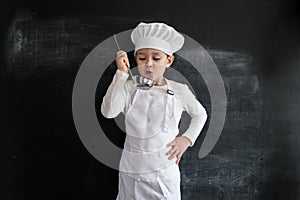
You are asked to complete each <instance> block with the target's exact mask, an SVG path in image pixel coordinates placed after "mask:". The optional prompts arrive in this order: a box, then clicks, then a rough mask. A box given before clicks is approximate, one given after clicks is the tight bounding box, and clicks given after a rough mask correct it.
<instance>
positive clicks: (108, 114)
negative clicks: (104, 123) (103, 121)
mask: <svg viewBox="0 0 300 200" xmlns="http://www.w3.org/2000/svg"><path fill="white" fill-rule="evenodd" d="M101 114H102V115H103V117H105V118H108V119H111V118H114V116H113V115H112V112H111V111H110V109H105V108H104V106H103V105H102V106H101Z"/></svg>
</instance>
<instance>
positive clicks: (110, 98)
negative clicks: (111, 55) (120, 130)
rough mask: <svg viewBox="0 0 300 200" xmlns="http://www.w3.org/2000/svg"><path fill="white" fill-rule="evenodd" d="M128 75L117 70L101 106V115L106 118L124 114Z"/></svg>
mask: <svg viewBox="0 0 300 200" xmlns="http://www.w3.org/2000/svg"><path fill="white" fill-rule="evenodd" d="M127 79H128V74H126V73H124V72H122V71H120V70H117V71H116V74H115V75H114V77H113V80H112V82H111V84H110V85H109V87H108V89H107V92H106V94H105V96H104V97H103V101H102V104H101V113H102V115H103V116H104V117H106V118H114V117H116V116H118V114H119V113H120V112H124V110H125V105H126V89H125V83H126V81H127Z"/></svg>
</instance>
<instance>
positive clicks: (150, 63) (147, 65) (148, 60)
mask: <svg viewBox="0 0 300 200" xmlns="http://www.w3.org/2000/svg"><path fill="white" fill-rule="evenodd" d="M152 64H153V63H152V60H151V59H147V60H146V67H152Z"/></svg>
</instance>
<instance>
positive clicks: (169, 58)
mask: <svg viewBox="0 0 300 200" xmlns="http://www.w3.org/2000/svg"><path fill="white" fill-rule="evenodd" d="M167 59H168V63H167V67H170V66H171V65H172V63H173V61H174V60H175V56H173V55H172V56H168V57H167Z"/></svg>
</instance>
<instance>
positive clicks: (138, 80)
mask: <svg viewBox="0 0 300 200" xmlns="http://www.w3.org/2000/svg"><path fill="white" fill-rule="evenodd" d="M132 79H133V82H134V84H135V87H136V88H138V89H143V90H149V89H150V88H151V87H152V86H153V85H154V84H155V81H154V80H152V79H150V78H147V77H144V76H133V77H132Z"/></svg>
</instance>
